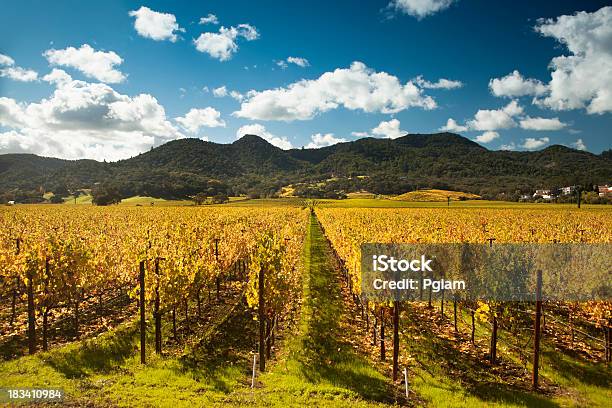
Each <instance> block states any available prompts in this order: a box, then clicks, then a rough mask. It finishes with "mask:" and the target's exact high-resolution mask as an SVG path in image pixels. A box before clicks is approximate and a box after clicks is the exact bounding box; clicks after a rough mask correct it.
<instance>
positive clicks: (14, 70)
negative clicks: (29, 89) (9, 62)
mask: <svg viewBox="0 0 612 408" xmlns="http://www.w3.org/2000/svg"><path fill="white" fill-rule="evenodd" d="M0 77H7V78H10V79H13V80H15V81H21V82H32V81H36V80H37V79H38V73H37V72H36V71H32V70H31V69H25V68H21V67H8V68H2V69H0Z"/></svg>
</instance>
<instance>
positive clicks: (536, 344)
mask: <svg viewBox="0 0 612 408" xmlns="http://www.w3.org/2000/svg"><path fill="white" fill-rule="evenodd" d="M541 317H542V271H538V278H537V286H536V314H535V322H534V327H533V329H534V340H533V377H532V385H533V389H534V390H537V389H538V375H539V364H540V319H541Z"/></svg>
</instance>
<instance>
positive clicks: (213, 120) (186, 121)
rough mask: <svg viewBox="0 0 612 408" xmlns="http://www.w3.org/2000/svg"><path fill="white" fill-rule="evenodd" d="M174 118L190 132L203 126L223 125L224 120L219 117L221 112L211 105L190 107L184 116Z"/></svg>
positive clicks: (195, 131) (196, 130)
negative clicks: (200, 107)
mask: <svg viewBox="0 0 612 408" xmlns="http://www.w3.org/2000/svg"><path fill="white" fill-rule="evenodd" d="M175 120H176V121H177V122H178V123H180V125H181V126H182V127H183V128H185V129H186V130H187V131H189V132H190V133H197V132H198V130H200V128H203V127H209V128H214V127H225V121H224V120H223V119H221V112H219V111H218V110H216V109H214V108H211V107H207V108H204V109H195V108H193V109H190V110H189V112H187V114H186V115H185V116H180V117H178V118H175Z"/></svg>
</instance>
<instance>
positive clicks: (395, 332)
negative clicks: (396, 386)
mask: <svg viewBox="0 0 612 408" xmlns="http://www.w3.org/2000/svg"><path fill="white" fill-rule="evenodd" d="M399 309H400V304H399V301H397V300H396V301H394V302H393V381H397V374H398V371H399V320H400V319H399V316H400V310H399Z"/></svg>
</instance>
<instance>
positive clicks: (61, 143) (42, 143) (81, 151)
mask: <svg viewBox="0 0 612 408" xmlns="http://www.w3.org/2000/svg"><path fill="white" fill-rule="evenodd" d="M43 79H44V80H45V81H48V82H51V83H53V84H55V86H56V89H55V91H54V92H53V94H52V95H50V96H49V97H48V98H44V99H41V100H40V101H39V102H33V103H29V104H27V103H18V102H17V101H15V100H14V99H11V98H0V125H2V126H6V127H8V128H10V130H9V131H8V132H5V133H3V134H2V135H0V153H16V152H20V153H22V152H28V153H35V154H39V155H44V156H54V157H62V158H66V159H78V158H90V159H97V160H102V159H106V160H119V159H124V158H127V157H130V156H134V155H136V154H138V153H141V152H143V151H146V150H148V149H149V148H150V147H151V146H154V145H158V144H160V143H163V142H166V141H168V140H172V139H177V138H181V137H183V134H181V132H179V131H178V129H176V127H174V126H173V125H172V123H170V121H169V120H168V119H167V118H166V113H165V110H164V108H163V107H162V106H161V105H160V104H159V103H158V102H157V100H156V99H155V98H154V97H153V96H151V95H149V94H140V95H136V96H133V97H132V96H127V95H123V94H120V93H118V92H116V91H115V90H114V89H112V88H111V87H110V86H108V85H106V84H103V83H88V82H84V81H75V80H72V79H71V78H70V76H69V75H68V74H66V73H65V72H63V71H62V70H54V71H53V72H51V73H50V74H49V75H46V76H45V77H44V78H43Z"/></svg>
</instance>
